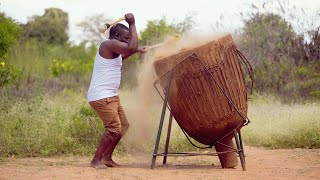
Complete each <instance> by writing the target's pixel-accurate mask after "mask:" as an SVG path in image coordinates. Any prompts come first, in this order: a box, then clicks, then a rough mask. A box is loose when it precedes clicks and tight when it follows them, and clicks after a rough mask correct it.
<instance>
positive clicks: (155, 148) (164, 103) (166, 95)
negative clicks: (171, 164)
mask: <svg viewBox="0 0 320 180" xmlns="http://www.w3.org/2000/svg"><path fill="white" fill-rule="evenodd" d="M169 73H170V74H169V77H168V81H167V82H168V83H167V87H166V91H165V98H164V101H163V106H162V113H161V118H160V123H159V128H158V134H157V139H156V144H155V145H154V151H153V157H152V162H151V169H153V168H154V165H155V163H156V158H157V154H158V148H159V142H160V137H161V131H162V127H163V121H164V117H165V114H166V109H167V103H168V99H169V94H170V86H171V80H172V74H173V72H172V70H171V71H170V72H169Z"/></svg>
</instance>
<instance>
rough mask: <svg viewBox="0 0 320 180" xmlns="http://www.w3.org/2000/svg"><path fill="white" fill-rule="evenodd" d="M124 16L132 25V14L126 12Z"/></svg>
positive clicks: (133, 21)
mask: <svg viewBox="0 0 320 180" xmlns="http://www.w3.org/2000/svg"><path fill="white" fill-rule="evenodd" d="M124 17H125V18H126V21H127V23H128V24H129V25H132V24H134V23H135V20H134V16H133V14H132V13H128V14H126V15H125V16H124Z"/></svg>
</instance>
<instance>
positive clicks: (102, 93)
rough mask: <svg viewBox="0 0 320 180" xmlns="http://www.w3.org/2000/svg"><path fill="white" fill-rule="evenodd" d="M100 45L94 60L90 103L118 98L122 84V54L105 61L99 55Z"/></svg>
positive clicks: (89, 92)
mask: <svg viewBox="0 0 320 180" xmlns="http://www.w3.org/2000/svg"><path fill="white" fill-rule="evenodd" d="M100 45H101V44H100ZM100 45H99V48H98V51H97V54H96V57H95V60H94V66H93V72H92V77H91V82H90V86H89V90H88V101H89V102H90V101H96V100H99V99H104V98H108V97H113V96H117V95H118V90H119V86H120V82H121V67H122V56H121V54H120V55H119V56H118V57H117V58H114V59H105V58H103V57H102V56H101V55H100V54H99V49H100Z"/></svg>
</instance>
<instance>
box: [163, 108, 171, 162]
mask: <svg viewBox="0 0 320 180" xmlns="http://www.w3.org/2000/svg"><path fill="white" fill-rule="evenodd" d="M171 126H172V113H170V118H169V124H168V132H167V140H166V146H165V149H164V156H163V163H162V164H167V154H168V149H169V141H170V134H171Z"/></svg>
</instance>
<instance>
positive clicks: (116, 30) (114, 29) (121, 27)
mask: <svg viewBox="0 0 320 180" xmlns="http://www.w3.org/2000/svg"><path fill="white" fill-rule="evenodd" d="M123 30H129V28H128V27H127V26H125V25H123V24H121V23H117V24H116V25H113V26H112V27H111V29H110V32H109V37H113V36H114V35H116V33H120V32H121V31H123Z"/></svg>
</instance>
